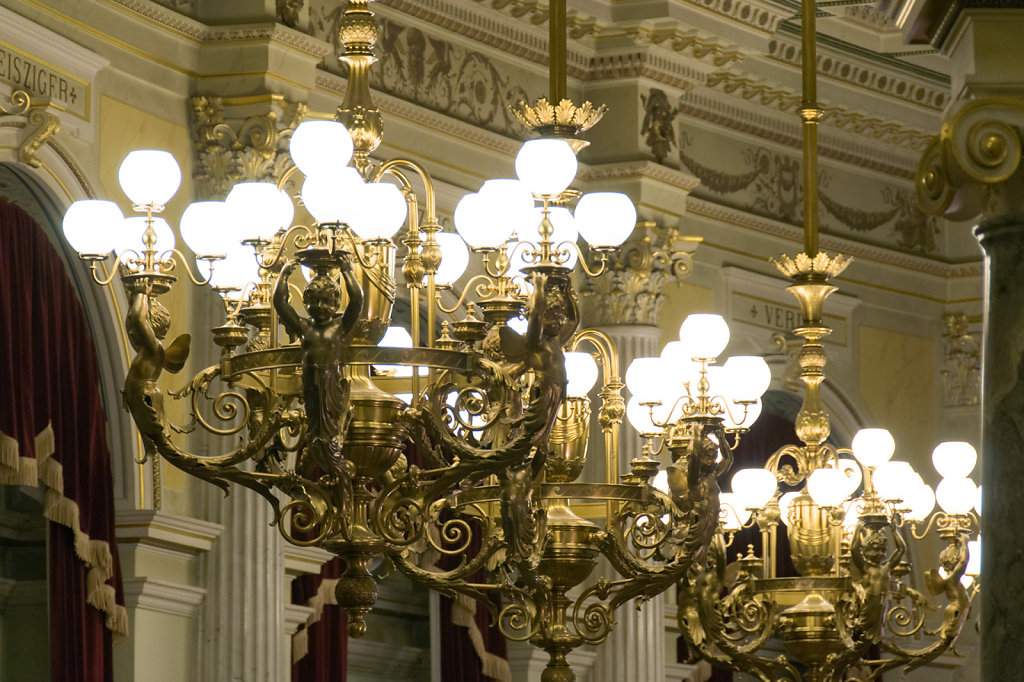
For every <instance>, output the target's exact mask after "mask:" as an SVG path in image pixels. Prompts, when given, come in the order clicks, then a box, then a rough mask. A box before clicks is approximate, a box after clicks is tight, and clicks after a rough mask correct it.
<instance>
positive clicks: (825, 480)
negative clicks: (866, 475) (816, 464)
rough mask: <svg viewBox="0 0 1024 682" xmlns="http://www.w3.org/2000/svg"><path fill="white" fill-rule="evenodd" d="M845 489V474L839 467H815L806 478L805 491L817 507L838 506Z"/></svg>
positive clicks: (844, 497)
mask: <svg viewBox="0 0 1024 682" xmlns="http://www.w3.org/2000/svg"><path fill="white" fill-rule="evenodd" d="M846 489H847V483H846V474H845V473H843V472H842V471H840V470H839V469H828V468H825V469H815V470H814V471H812V472H811V475H810V476H809V477H808V478H807V493H808V494H809V495H810V496H811V499H812V500H814V504H816V505H818V506H819V507H838V506H839V503H840V502H842V501H843V500H844V499H846V494H847V493H846Z"/></svg>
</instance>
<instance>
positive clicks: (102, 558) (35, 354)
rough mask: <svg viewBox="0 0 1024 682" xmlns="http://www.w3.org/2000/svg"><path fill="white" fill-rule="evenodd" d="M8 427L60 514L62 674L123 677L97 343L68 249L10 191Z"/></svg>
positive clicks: (57, 579)
mask: <svg viewBox="0 0 1024 682" xmlns="http://www.w3.org/2000/svg"><path fill="white" fill-rule="evenodd" d="M51 430H52V437H51V436H50V435H49V434H50V432H51ZM0 431H2V432H3V434H5V435H6V436H7V437H8V439H13V441H11V440H7V443H8V445H9V444H10V443H12V442H14V441H16V442H17V446H16V450H14V449H12V448H10V447H8V448H7V450H6V451H5V453H4V456H3V457H2V458H0V477H2V478H0V480H3V481H4V482H7V483H21V484H23V485H41V486H43V488H44V491H45V501H44V514H45V515H46V517H47V518H48V519H50V520H51V523H50V542H49V610H50V677H51V679H52V680H54V681H55V682H56V681H58V680H59V681H61V682H67V681H69V680H75V681H76V682H93V681H99V680H104V681H105V680H111V679H113V675H112V665H111V663H112V659H111V644H112V641H111V640H112V637H111V629H113V630H115V631H117V632H118V633H119V634H124V633H125V632H126V629H127V622H126V621H127V618H126V615H125V611H124V607H123V606H122V604H123V603H124V598H123V593H122V590H121V573H120V566H119V564H118V557H117V543H116V540H115V535H114V503H113V486H112V480H111V473H110V453H109V451H108V449H107V442H106V426H105V419H104V415H103V407H102V404H101V402H100V395H99V371H98V368H97V362H96V351H95V348H94V347H93V342H92V337H91V335H90V333H89V327H88V323H87V320H86V316H85V312H84V310H83V309H82V305H81V303H80V302H79V300H78V297H77V296H76V294H75V290H74V288H73V287H72V284H71V282H70V281H69V280H68V278H67V275H66V274H65V271H64V265H63V263H62V261H61V258H60V256H59V255H58V254H57V252H56V251H55V250H54V249H53V247H52V246H51V245H50V243H49V241H48V240H47V238H46V235H45V234H44V233H43V231H42V229H41V228H40V227H39V225H37V224H36V223H35V221H34V220H33V219H32V218H31V217H30V216H29V215H28V214H27V213H26V212H25V211H24V210H22V209H21V208H20V207H18V206H15V205H13V204H9V203H5V202H2V201H0ZM32 479H35V480H32ZM115 594H116V598H115ZM100 609H102V611H101V610H100ZM105 625H106V627H105Z"/></svg>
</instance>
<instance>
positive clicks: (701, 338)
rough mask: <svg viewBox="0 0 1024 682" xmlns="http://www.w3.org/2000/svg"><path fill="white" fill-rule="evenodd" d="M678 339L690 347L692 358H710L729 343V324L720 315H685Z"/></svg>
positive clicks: (715, 355) (714, 356)
mask: <svg viewBox="0 0 1024 682" xmlns="http://www.w3.org/2000/svg"><path fill="white" fill-rule="evenodd" d="M679 340H680V341H682V342H683V343H684V344H686V346H687V348H689V349H690V352H691V353H693V356H692V357H693V358H694V359H697V358H700V359H702V360H712V359H714V358H716V357H718V355H719V353H721V352H722V351H723V350H725V347H726V345H728V343H729V325H727V324H726V323H725V318H723V317H722V316H721V315H712V314H707V313H695V314H693V315H687V316H686V319H685V320H683V324H682V325H680V327H679Z"/></svg>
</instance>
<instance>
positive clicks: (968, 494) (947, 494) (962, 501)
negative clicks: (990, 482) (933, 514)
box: [935, 478, 978, 514]
mask: <svg viewBox="0 0 1024 682" xmlns="http://www.w3.org/2000/svg"><path fill="white" fill-rule="evenodd" d="M935 499H936V500H937V501H938V503H939V506H940V507H942V511H944V512H946V513H947V514H966V513H967V512H969V511H970V510H971V509H972V508H973V507H974V503H975V502H977V500H978V486H976V485H975V484H974V481H972V480H971V479H969V478H944V479H942V480H941V481H939V485H938V486H936V488H935Z"/></svg>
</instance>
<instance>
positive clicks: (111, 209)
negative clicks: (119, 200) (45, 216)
mask: <svg viewBox="0 0 1024 682" xmlns="http://www.w3.org/2000/svg"><path fill="white" fill-rule="evenodd" d="M123 221H124V214H123V213H121V209H120V208H118V206H117V204H115V203H114V202H113V201H106V200H103V199H82V200H80V201H76V202H74V203H73V204H71V205H70V206H69V207H68V210H67V212H65V213H64V220H63V223H62V227H63V230H64V238H65V239H67V240H68V244H70V245H71V248H73V249H74V250H75V251H77V252H78V253H81V254H88V255H95V256H105V255H107V254H108V253H110V252H111V251H113V250H114V242H115V241H116V239H117V232H118V231H119V230H121V227H122V222H123ZM139 246H142V245H141V244H139Z"/></svg>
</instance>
